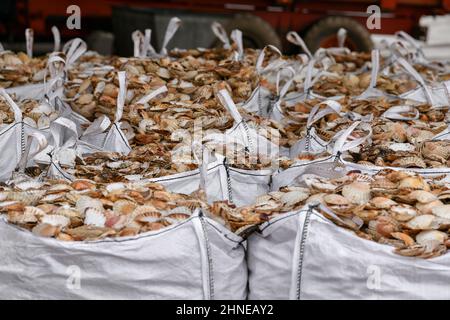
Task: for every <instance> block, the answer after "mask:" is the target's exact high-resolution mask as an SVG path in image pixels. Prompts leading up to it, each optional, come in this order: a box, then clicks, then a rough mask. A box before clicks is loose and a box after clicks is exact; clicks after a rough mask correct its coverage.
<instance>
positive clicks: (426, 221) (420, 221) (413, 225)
mask: <svg viewBox="0 0 450 320" xmlns="http://www.w3.org/2000/svg"><path fill="white" fill-rule="evenodd" d="M435 219H436V216H434V215H432V214H423V215H419V216H415V217H414V218H412V219H411V220H409V221H408V222H407V223H406V226H407V227H408V228H410V229H412V230H428V229H433V222H434V221H435Z"/></svg>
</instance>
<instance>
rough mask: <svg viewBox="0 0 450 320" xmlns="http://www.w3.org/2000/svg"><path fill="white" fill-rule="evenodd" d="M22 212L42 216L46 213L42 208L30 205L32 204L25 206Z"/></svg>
mask: <svg viewBox="0 0 450 320" xmlns="http://www.w3.org/2000/svg"><path fill="white" fill-rule="evenodd" d="M23 213H24V214H26V215H32V216H35V217H43V216H45V215H46V213H45V211H44V210H42V209H40V208H37V207H32V206H26V207H25V210H24V211H23Z"/></svg>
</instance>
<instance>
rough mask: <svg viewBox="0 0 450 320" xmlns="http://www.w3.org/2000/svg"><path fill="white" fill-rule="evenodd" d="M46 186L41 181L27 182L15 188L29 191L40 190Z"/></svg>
mask: <svg viewBox="0 0 450 320" xmlns="http://www.w3.org/2000/svg"><path fill="white" fill-rule="evenodd" d="M44 185H45V184H44V183H43V182H39V181H25V182H20V183H17V184H16V185H15V186H16V188H18V189H20V190H29V189H40V188H42V187H43V186H44Z"/></svg>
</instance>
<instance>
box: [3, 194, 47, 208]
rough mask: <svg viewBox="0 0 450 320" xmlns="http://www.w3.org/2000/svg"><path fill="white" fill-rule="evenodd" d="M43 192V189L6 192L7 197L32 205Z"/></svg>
mask: <svg viewBox="0 0 450 320" xmlns="http://www.w3.org/2000/svg"><path fill="white" fill-rule="evenodd" d="M44 194H45V191H44V190H26V191H13V192H10V193H9V194H8V199H9V200H13V201H19V202H21V203H23V204H25V205H30V206H33V205H35V204H37V203H38V202H39V200H40V199H41V198H42V197H43V196H44Z"/></svg>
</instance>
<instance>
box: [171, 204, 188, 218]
mask: <svg viewBox="0 0 450 320" xmlns="http://www.w3.org/2000/svg"><path fill="white" fill-rule="evenodd" d="M174 213H182V214H187V215H189V216H190V215H192V210H191V209H189V208H188V207H185V206H181V207H176V208H173V209H170V210H168V211H167V213H166V214H174Z"/></svg>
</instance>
